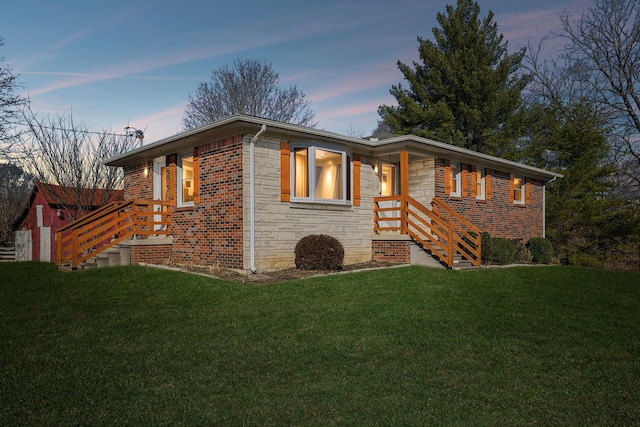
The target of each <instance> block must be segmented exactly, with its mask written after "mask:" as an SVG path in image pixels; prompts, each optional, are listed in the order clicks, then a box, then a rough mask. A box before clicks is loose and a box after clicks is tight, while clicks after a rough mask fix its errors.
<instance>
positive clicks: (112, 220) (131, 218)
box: [56, 200, 170, 268]
mask: <svg viewBox="0 0 640 427" xmlns="http://www.w3.org/2000/svg"><path fill="white" fill-rule="evenodd" d="M168 206H169V202H167V201H160V200H128V201H125V202H112V203H109V204H108V205H105V206H103V207H102V208H100V209H98V210H96V211H94V212H92V213H90V214H88V215H86V216H84V217H82V218H80V219H78V220H77V221H74V222H71V223H69V224H67V225H66V226H64V227H62V228H61V229H59V230H58V232H57V233H56V264H57V265H62V264H66V263H70V264H71V267H72V268H76V267H78V265H79V264H80V263H82V262H84V261H86V260H87V259H89V258H91V257H93V256H95V255H97V254H99V253H100V252H102V251H104V250H106V249H108V248H110V247H111V246H113V245H115V244H117V243H119V242H122V241H123V240H126V239H131V238H133V237H134V236H137V237H143V236H151V235H168V234H170V230H169V226H170V221H169V210H168V209H167V208H168Z"/></svg>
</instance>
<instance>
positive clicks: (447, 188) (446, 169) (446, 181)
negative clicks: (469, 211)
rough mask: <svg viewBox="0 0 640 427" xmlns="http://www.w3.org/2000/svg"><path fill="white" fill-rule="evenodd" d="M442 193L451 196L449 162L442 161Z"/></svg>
mask: <svg viewBox="0 0 640 427" xmlns="http://www.w3.org/2000/svg"><path fill="white" fill-rule="evenodd" d="M444 193H445V194H451V161H450V160H445V161H444Z"/></svg>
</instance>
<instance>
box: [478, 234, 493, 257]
mask: <svg viewBox="0 0 640 427" xmlns="http://www.w3.org/2000/svg"><path fill="white" fill-rule="evenodd" d="M480 238H481V239H482V240H481V241H480V242H481V243H480V244H481V248H480V257H481V260H482V263H483V264H488V263H490V262H491V259H492V257H493V240H492V239H491V234H489V233H487V232H483V233H482V234H481V235H480Z"/></svg>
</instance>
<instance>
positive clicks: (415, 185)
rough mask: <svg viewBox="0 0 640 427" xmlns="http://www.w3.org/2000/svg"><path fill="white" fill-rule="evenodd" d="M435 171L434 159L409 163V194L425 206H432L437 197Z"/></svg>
mask: <svg viewBox="0 0 640 427" xmlns="http://www.w3.org/2000/svg"><path fill="white" fill-rule="evenodd" d="M435 170H436V169H435V159H434V158H433V157H432V158H429V159H424V160H416V161H410V162H409V194H410V195H411V197H413V198H414V199H416V200H417V201H418V202H420V203H422V204H423V205H424V206H430V205H431V201H432V200H433V198H434V196H435V187H436V174H435Z"/></svg>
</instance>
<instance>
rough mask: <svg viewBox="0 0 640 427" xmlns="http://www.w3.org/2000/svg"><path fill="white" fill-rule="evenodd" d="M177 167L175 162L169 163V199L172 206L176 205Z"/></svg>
mask: <svg viewBox="0 0 640 427" xmlns="http://www.w3.org/2000/svg"><path fill="white" fill-rule="evenodd" d="M177 173H178V172H177V167H176V164H175V162H172V163H171V164H169V201H170V202H171V206H175V205H176V199H177V197H176V190H177V188H176V185H177V182H176V180H177Z"/></svg>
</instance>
